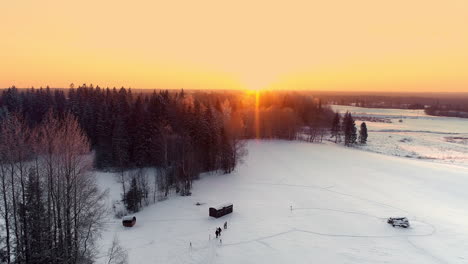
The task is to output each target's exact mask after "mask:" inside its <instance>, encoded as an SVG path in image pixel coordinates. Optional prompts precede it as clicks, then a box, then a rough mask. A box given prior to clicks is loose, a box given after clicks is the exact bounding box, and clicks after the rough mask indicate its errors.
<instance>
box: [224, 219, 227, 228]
mask: <svg viewBox="0 0 468 264" xmlns="http://www.w3.org/2000/svg"><path fill="white" fill-rule="evenodd" d="M224 229H227V221H226V222H224Z"/></svg>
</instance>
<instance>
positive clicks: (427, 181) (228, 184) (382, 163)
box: [98, 141, 468, 264]
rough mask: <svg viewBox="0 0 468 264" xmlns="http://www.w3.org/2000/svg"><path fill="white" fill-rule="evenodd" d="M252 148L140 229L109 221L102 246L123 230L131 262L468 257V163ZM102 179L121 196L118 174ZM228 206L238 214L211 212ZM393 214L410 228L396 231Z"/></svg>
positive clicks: (304, 146)
mask: <svg viewBox="0 0 468 264" xmlns="http://www.w3.org/2000/svg"><path fill="white" fill-rule="evenodd" d="M248 150H249V154H248V156H247V157H246V158H245V162H244V164H242V165H240V166H238V168H237V170H236V171H235V172H234V173H232V174H229V175H204V176H203V177H202V178H201V179H200V180H198V181H195V182H194V188H193V195H192V196H190V197H179V196H172V197H171V198H170V199H168V200H166V201H163V202H158V203H156V204H155V205H151V206H149V207H146V208H144V209H143V211H141V212H140V213H138V214H136V216H137V223H136V225H135V227H133V228H124V227H122V225H121V222H120V220H117V219H110V220H109V223H108V224H107V231H106V232H105V233H104V234H103V238H102V239H101V241H100V246H101V248H102V249H101V252H103V253H104V252H105V251H106V250H107V248H108V246H109V245H110V242H111V241H112V238H113V236H114V234H117V235H118V237H119V239H120V241H121V243H122V245H123V246H124V247H125V248H127V249H128V252H129V260H130V263H256V264H257V263H467V262H468V250H467V248H468V225H467V223H468V168H466V167H464V166H457V165H449V164H440V163H434V162H428V161H423V160H416V159H405V158H399V157H392V156H385V155H381V154H377V153H372V152H366V151H361V150H357V149H350V148H345V147H342V146H338V145H330V144H309V143H302V142H287V141H250V142H249V143H248ZM98 180H99V183H100V185H101V186H105V187H106V188H110V193H111V195H110V196H111V197H110V199H119V195H120V185H119V184H118V183H117V182H116V181H115V179H114V178H113V177H112V175H111V174H106V173H101V174H98ZM197 202H201V203H205V204H203V205H201V206H196V205H195V204H196V203H197ZM225 202H232V203H233V204H234V213H233V214H230V215H227V216H224V217H222V218H220V219H214V218H210V217H208V208H209V207H210V206H215V205H218V204H221V203H225ZM290 206H292V209H293V210H291V209H290ZM390 216H407V217H408V218H409V220H410V223H411V224H412V226H411V228H409V229H402V228H393V227H392V226H390V225H389V224H387V223H386V218H387V217H390ZM224 221H228V229H227V230H224V231H223V233H222V244H220V241H219V240H216V239H213V237H214V231H215V228H216V227H218V226H220V227H222V224H223V223H224ZM209 236H211V240H209ZM190 242H191V243H192V248H190V246H189V244H190ZM99 260H100V261H101V262H104V261H105V258H101V259H99Z"/></svg>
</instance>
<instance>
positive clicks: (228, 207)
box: [209, 203, 234, 218]
mask: <svg viewBox="0 0 468 264" xmlns="http://www.w3.org/2000/svg"><path fill="white" fill-rule="evenodd" d="M233 209H234V206H233V204H232V203H227V204H223V205H220V206H217V207H210V211H209V214H210V216H211V217H215V218H219V217H222V216H224V215H227V214H230V213H232V211H233Z"/></svg>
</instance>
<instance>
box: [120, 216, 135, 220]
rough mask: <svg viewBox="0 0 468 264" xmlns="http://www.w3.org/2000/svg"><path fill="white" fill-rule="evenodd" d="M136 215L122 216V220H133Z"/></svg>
mask: <svg viewBox="0 0 468 264" xmlns="http://www.w3.org/2000/svg"><path fill="white" fill-rule="evenodd" d="M134 217H135V216H134V215H126V216H124V217H122V220H123V221H133V218H134Z"/></svg>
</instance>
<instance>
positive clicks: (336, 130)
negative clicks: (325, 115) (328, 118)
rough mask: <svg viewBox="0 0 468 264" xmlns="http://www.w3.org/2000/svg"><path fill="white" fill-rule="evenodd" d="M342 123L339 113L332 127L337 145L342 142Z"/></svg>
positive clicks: (332, 134) (332, 135)
mask: <svg viewBox="0 0 468 264" xmlns="http://www.w3.org/2000/svg"><path fill="white" fill-rule="evenodd" d="M340 121H341V116H340V114H339V113H336V114H335V116H334V117H333V122H332V127H331V137H332V138H335V143H337V142H338V141H339V140H340V132H341V127H340Z"/></svg>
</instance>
